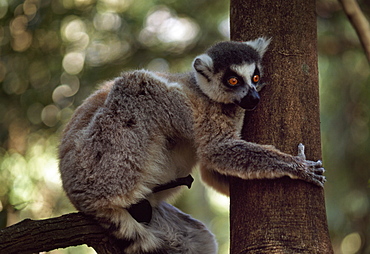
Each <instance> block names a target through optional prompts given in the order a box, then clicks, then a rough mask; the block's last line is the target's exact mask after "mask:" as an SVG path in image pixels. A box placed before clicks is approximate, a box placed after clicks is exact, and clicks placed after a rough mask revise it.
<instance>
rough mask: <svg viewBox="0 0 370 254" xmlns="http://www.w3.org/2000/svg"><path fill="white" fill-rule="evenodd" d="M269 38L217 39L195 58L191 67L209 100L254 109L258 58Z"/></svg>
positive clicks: (260, 71)
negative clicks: (223, 40) (247, 39)
mask: <svg viewBox="0 0 370 254" xmlns="http://www.w3.org/2000/svg"><path fill="white" fill-rule="evenodd" d="M269 43H270V39H268V40H267V39H265V38H258V39H256V40H254V41H247V42H233V41H229V42H220V43H217V44H216V45H214V46H213V47H211V48H209V49H208V50H207V51H206V52H205V53H204V54H202V55H200V56H198V57H196V58H195V60H194V62H193V67H194V70H195V74H196V75H195V76H196V79H197V83H198V85H199V87H200V89H201V90H202V91H203V92H204V93H205V94H206V95H207V96H208V97H209V98H210V99H212V100H214V101H217V102H220V103H225V104H230V103H235V104H237V105H239V106H240V107H242V108H244V109H247V110H253V109H254V108H255V107H256V106H257V104H258V102H259V99H260V97H259V95H258V92H257V90H256V87H257V85H260V80H261V75H262V67H261V59H262V56H263V54H264V53H265V52H266V50H267V46H268V45H269Z"/></svg>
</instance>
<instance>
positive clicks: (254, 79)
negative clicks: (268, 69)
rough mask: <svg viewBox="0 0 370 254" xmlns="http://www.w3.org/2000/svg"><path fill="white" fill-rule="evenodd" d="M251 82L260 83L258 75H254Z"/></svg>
mask: <svg viewBox="0 0 370 254" xmlns="http://www.w3.org/2000/svg"><path fill="white" fill-rule="evenodd" d="M252 81H253V83H257V82H258V81H260V75H254V76H253V78H252Z"/></svg>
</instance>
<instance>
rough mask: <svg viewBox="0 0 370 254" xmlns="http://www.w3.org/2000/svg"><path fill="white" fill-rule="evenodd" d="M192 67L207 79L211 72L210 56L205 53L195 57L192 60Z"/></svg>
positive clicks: (211, 62)
mask: <svg viewBox="0 0 370 254" xmlns="http://www.w3.org/2000/svg"><path fill="white" fill-rule="evenodd" d="M193 67H194V69H195V70H196V71H197V72H198V73H199V74H201V75H202V76H204V77H205V78H206V79H208V80H209V79H210V77H211V76H212V74H213V61H212V58H211V57H210V56H209V55H207V54H203V55H200V56H198V57H196V58H195V60H194V62H193Z"/></svg>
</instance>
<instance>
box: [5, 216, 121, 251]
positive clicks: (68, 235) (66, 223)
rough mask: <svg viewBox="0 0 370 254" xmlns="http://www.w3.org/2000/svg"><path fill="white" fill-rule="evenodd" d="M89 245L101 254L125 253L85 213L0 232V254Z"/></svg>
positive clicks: (14, 226) (22, 223)
mask: <svg viewBox="0 0 370 254" xmlns="http://www.w3.org/2000/svg"><path fill="white" fill-rule="evenodd" d="M82 244H87V245H88V246H91V247H93V248H94V249H95V251H96V252H98V253H99V254H109V253H122V254H124V252H123V251H122V249H123V246H124V245H125V242H124V241H119V240H117V239H115V238H114V237H112V236H110V235H109V233H108V232H107V231H106V230H105V229H103V228H102V227H101V226H100V225H98V224H97V223H96V222H95V221H94V220H93V219H91V218H89V217H87V216H86V215H83V214H82V213H71V214H66V215H63V216H60V217H56V218H51V219H46V220H30V219H26V220H23V221H21V222H19V223H17V224H15V225H12V226H10V227H7V228H4V229H2V230H0V253H8V254H12V253H14V254H15V253H35V252H41V251H50V250H54V249H58V248H66V247H70V246H77V245H82Z"/></svg>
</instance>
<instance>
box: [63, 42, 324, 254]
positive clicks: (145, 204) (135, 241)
mask: <svg viewBox="0 0 370 254" xmlns="http://www.w3.org/2000/svg"><path fill="white" fill-rule="evenodd" d="M269 42H270V41H269V40H266V39H264V38H259V39H257V40H254V41H248V42H221V43H218V44H216V45H214V46H213V47H211V48H210V49H208V50H207V51H206V52H205V53H204V54H202V55H200V56H198V57H196V58H195V60H194V62H193V71H192V72H189V73H186V74H167V73H156V72H151V71H146V70H138V71H132V72H125V73H122V75H121V76H120V77H118V78H116V79H114V80H112V81H109V82H106V83H105V84H103V85H102V86H101V87H100V89H99V90H97V91H96V92H95V93H94V94H92V95H91V96H90V97H88V98H87V99H86V100H85V101H84V103H83V104H82V105H81V106H80V107H79V108H78V109H77V110H76V112H75V114H74V116H73V117H72V119H71V121H70V123H69V124H68V125H67V127H66V129H65V131H64V134H63V138H62V142H61V145H60V172H61V177H62V181H63V186H64V189H65V191H66V192H67V195H68V197H69V198H70V200H71V202H72V203H73V204H74V205H75V207H76V208H77V209H78V210H80V211H82V212H84V213H86V214H89V215H92V216H94V217H95V218H96V219H97V220H98V221H99V222H100V223H101V224H102V225H103V226H105V227H107V228H110V229H111V230H112V231H113V234H114V235H115V236H116V237H117V238H121V239H125V240H127V241H128V242H129V244H128V247H127V248H126V253H203V254H207V253H216V252H217V246H216V243H215V240H214V237H213V235H212V234H211V233H210V232H209V231H208V230H207V229H206V227H205V226H204V225H203V224H201V223H200V222H199V221H196V220H194V219H192V218H190V217H189V216H187V215H185V214H183V213H182V212H180V211H178V210H177V209H175V208H174V207H172V206H170V205H168V204H167V203H164V202H163V200H165V199H167V198H169V197H171V196H173V195H174V194H175V193H177V192H178V191H179V189H180V188H181V185H188V187H190V184H191V182H192V179H191V177H189V176H188V175H189V174H190V172H191V171H192V169H193V168H194V167H195V166H196V165H199V168H200V171H201V175H202V178H203V180H204V182H206V183H208V184H209V185H211V186H212V187H214V188H215V189H216V190H218V191H220V192H222V193H224V194H228V176H236V177H240V178H243V179H253V178H277V177H282V176H289V177H291V178H296V179H301V180H304V181H307V182H310V183H313V184H316V185H318V186H323V183H324V182H325V177H324V176H323V175H322V174H323V172H324V169H323V168H322V164H321V162H320V161H318V162H312V161H307V160H305V157H304V153H303V147H300V149H299V155H298V156H291V155H289V154H285V153H282V152H280V151H279V150H277V149H275V148H274V147H273V146H267V145H259V144H255V143H250V142H247V141H244V140H242V139H241V138H240V131H241V128H242V123H243V117H244V112H245V110H252V109H254V108H255V107H256V105H257V104H258V102H259V95H258V89H259V87H260V86H261V85H262V84H261V81H260V80H261V75H262V67H261V58H262V56H263V54H264V53H265V51H266V49H267V46H268V44H269Z"/></svg>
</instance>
